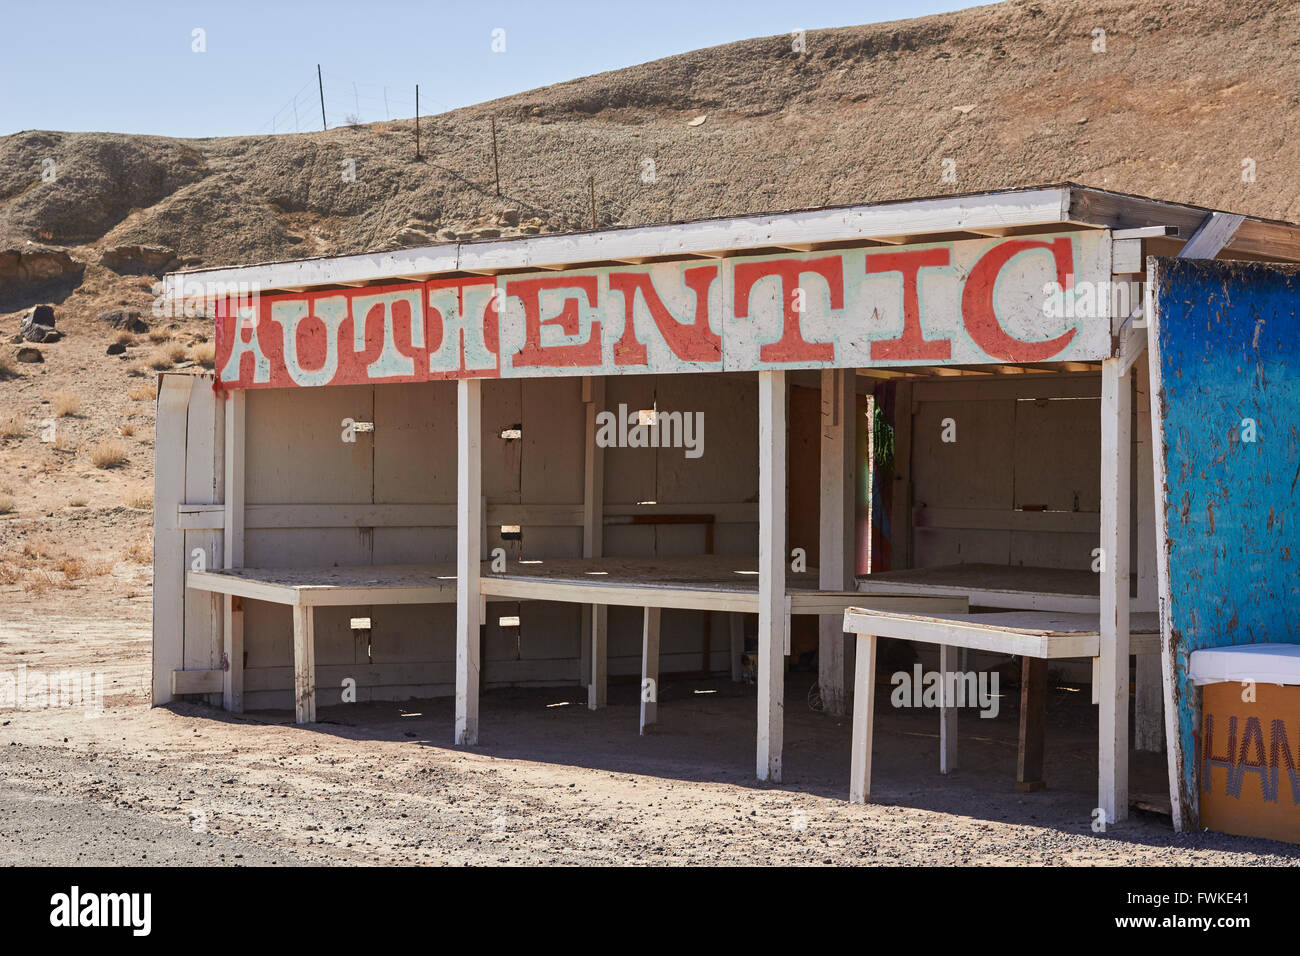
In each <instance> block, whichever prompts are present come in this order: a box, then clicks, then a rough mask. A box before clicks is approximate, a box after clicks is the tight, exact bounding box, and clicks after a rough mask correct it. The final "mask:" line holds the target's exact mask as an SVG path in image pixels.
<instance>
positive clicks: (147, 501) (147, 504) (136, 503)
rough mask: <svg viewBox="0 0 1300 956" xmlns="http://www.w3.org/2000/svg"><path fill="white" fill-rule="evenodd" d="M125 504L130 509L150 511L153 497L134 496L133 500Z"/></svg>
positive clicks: (130, 499)
mask: <svg viewBox="0 0 1300 956" xmlns="http://www.w3.org/2000/svg"><path fill="white" fill-rule="evenodd" d="M126 503H127V506H128V507H130V508H137V509H139V510H140V511H152V510H153V495H148V494H145V495H136V496H135V497H134V498H129V499H128V500H127V502H126Z"/></svg>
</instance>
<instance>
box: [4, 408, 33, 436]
mask: <svg viewBox="0 0 1300 956" xmlns="http://www.w3.org/2000/svg"><path fill="white" fill-rule="evenodd" d="M26 434H27V429H25V428H23V423H22V421H21V420H20V419H19V418H18V416H17V415H15V414H13V413H12V412H11V413H10V414H8V415H4V416H2V417H0V438H22V437H23V436H24V435H26Z"/></svg>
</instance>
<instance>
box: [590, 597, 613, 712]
mask: <svg viewBox="0 0 1300 956" xmlns="http://www.w3.org/2000/svg"><path fill="white" fill-rule="evenodd" d="M608 635H609V608H608V607H607V606H606V605H604V604H595V605H592V608H591V681H590V683H588V684H587V707H588V709H590V710H600V708H602V707H604V706H605V704H606V703H607V701H608V692H609V640H608Z"/></svg>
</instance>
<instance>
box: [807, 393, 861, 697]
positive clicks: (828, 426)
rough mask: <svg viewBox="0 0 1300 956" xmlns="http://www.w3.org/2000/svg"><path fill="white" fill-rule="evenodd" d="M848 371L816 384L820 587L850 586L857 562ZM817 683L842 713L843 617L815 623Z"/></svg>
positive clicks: (853, 400) (853, 417)
mask: <svg viewBox="0 0 1300 956" xmlns="http://www.w3.org/2000/svg"><path fill="white" fill-rule="evenodd" d="M855 379H856V376H855V375H854V373H853V370H852V369H824V370H823V371H822V381H821V509H820V511H821V513H820V519H821V540H820V547H819V554H820V560H819V563H818V569H819V574H820V580H819V586H820V587H821V588H822V589H823V590H827V591H843V590H848V589H851V588H852V587H853V577H854V571H855V570H856V568H855V566H854V561H855V559H856V557H857V554H856V552H857V548H856V544H857V540H856V531H857V528H856V526H855V521H856V508H855V505H856V496H855V491H856V487H855V479H856V477H857V469H856V467H855V465H856V461H855V453H856V451H857V391H856V389H855V387H854V383H855ZM817 661H818V663H817V684H818V689H819V690H820V691H821V698H822V704H823V705H824V706H825V708H826V713H828V714H836V715H840V714H843V713H844V711H845V695H844V615H843V614H842V613H841V614H828V615H825V616H823V617H821V618H819V619H818V640H817Z"/></svg>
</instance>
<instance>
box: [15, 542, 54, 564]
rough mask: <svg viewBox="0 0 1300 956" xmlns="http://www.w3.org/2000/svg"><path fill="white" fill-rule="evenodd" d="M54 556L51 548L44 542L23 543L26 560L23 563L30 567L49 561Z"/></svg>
mask: <svg viewBox="0 0 1300 956" xmlns="http://www.w3.org/2000/svg"><path fill="white" fill-rule="evenodd" d="M53 554H54V552H53V551H52V550H50V546H49V545H48V544H46V543H45V542H44V541H41V540H36V541H24V542H23V557H24V558H25V559H26V560H25V561H24V562H23V563H24V564H25V565H27V566H29V567H30V566H31V565H32V564H34V563H39V562H41V561H46V560H49V558H50V557H52V556H53Z"/></svg>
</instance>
